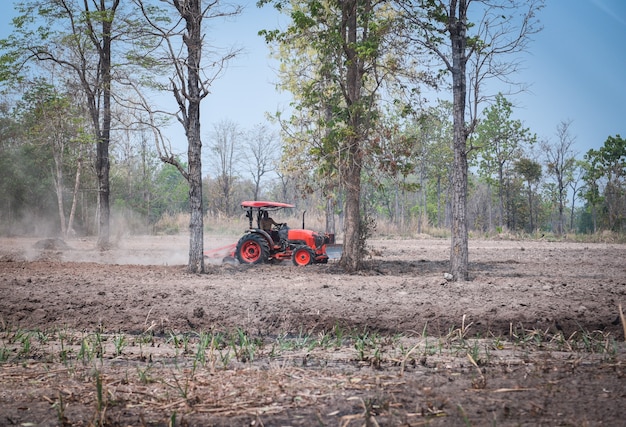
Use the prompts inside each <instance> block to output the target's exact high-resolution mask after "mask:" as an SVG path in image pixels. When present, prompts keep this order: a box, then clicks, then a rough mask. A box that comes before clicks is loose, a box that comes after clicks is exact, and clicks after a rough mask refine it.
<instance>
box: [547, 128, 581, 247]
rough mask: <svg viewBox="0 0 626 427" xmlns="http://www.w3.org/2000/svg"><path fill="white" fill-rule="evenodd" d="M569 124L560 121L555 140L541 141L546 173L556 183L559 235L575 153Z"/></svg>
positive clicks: (557, 228)
mask: <svg viewBox="0 0 626 427" xmlns="http://www.w3.org/2000/svg"><path fill="white" fill-rule="evenodd" d="M571 125H572V122H571V120H567V121H566V120H564V121H561V123H559V124H558V125H557V127H556V136H557V140H556V141H555V142H551V141H550V140H547V141H544V142H542V143H541V149H542V150H543V152H544V155H545V161H546V166H547V168H548V169H547V170H548V174H549V175H551V176H552V177H553V178H554V180H555V183H556V191H557V199H558V200H557V202H558V209H559V213H558V219H557V223H556V232H557V234H559V235H561V234H563V233H564V231H565V230H564V228H565V227H564V225H565V216H564V211H565V202H566V198H567V187H568V186H569V185H570V182H571V180H572V179H573V176H572V173H573V170H574V168H575V166H576V153H575V152H574V151H573V145H574V143H575V142H576V138H575V137H574V136H573V135H572V134H571V132H570V128H571Z"/></svg>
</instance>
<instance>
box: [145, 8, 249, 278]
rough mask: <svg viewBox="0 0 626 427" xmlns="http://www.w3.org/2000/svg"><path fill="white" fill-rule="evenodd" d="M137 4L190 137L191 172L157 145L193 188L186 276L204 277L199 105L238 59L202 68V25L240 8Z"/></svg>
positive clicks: (217, 61)
mask: <svg viewBox="0 0 626 427" xmlns="http://www.w3.org/2000/svg"><path fill="white" fill-rule="evenodd" d="M134 1H135V3H136V4H137V5H138V6H139V7H140V8H141V10H142V13H143V16H144V18H145V19H146V20H147V22H148V25H149V27H150V29H151V33H152V34H151V35H152V36H156V37H158V38H160V40H161V41H162V44H161V46H162V47H163V50H164V52H163V54H164V58H162V59H161V60H160V61H158V65H159V66H162V67H166V68H167V69H169V70H171V74H170V76H169V79H168V80H169V82H168V84H164V85H162V86H161V87H162V88H167V89H169V90H170V91H171V92H172V94H173V95H174V99H175V100H176V104H177V106H178V111H177V113H176V117H177V119H178V121H179V122H180V123H181V124H182V126H183V129H184V130H185V135H186V136H187V167H185V166H184V165H183V164H182V163H181V162H180V161H179V160H178V158H177V157H176V156H175V155H174V154H173V153H172V152H171V150H170V149H169V147H168V146H167V145H165V144H162V145H159V152H160V153H161V154H160V157H161V160H163V161H164V162H166V163H170V164H172V165H174V166H175V167H176V168H177V169H178V170H179V172H180V173H181V174H182V175H183V176H184V177H185V179H186V180H187V181H188V182H189V211H190V219H189V263H188V270H189V271H190V272H194V273H201V272H203V271H204V253H203V252H204V230H203V228H204V220H203V208H202V139H201V133H200V105H201V102H202V100H203V99H204V98H206V97H207V96H208V95H209V93H210V86H211V84H212V82H213V81H214V80H215V79H216V78H217V77H218V76H219V75H220V74H221V72H222V71H223V69H224V66H225V64H226V63H227V62H228V60H229V59H231V58H233V57H234V56H235V55H236V53H237V52H236V51H229V52H227V53H225V54H223V55H222V56H219V55H218V57H217V58H211V59H212V62H211V65H206V64H203V62H202V58H203V57H202V52H203V41H204V33H203V31H204V28H203V21H204V20H209V19H215V18H223V17H228V16H235V15H238V14H239V13H240V11H241V7H239V6H233V7H231V8H229V7H222V5H221V3H220V2H219V0H215V1H208V2H207V1H203V0H163V1H161V2H160V3H159V4H161V3H163V4H165V5H166V7H165V10H160V9H158V8H155V7H153V6H154V2H153V1H151V0H134ZM170 17H172V18H170ZM181 46H182V47H184V49H181ZM183 52H184V53H183ZM150 65H155V64H154V63H151V64H150ZM151 113H154V111H151ZM162 142H164V140H163V139H159V138H157V144H161V143H162Z"/></svg>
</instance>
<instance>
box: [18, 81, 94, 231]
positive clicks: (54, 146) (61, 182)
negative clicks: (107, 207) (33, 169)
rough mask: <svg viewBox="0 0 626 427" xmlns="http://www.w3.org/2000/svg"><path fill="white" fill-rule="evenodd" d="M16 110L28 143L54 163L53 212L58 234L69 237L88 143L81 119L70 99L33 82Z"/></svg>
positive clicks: (53, 89)
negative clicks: (70, 174) (68, 199)
mask: <svg viewBox="0 0 626 427" xmlns="http://www.w3.org/2000/svg"><path fill="white" fill-rule="evenodd" d="M20 104H21V108H19V109H20V115H21V118H22V124H23V126H24V127H25V128H26V130H27V132H28V136H29V140H30V142H31V143H34V144H37V145H38V146H40V147H42V149H43V150H44V151H45V152H49V153H51V154H52V160H53V162H54V165H53V168H52V170H53V172H52V178H53V179H52V181H53V182H54V190H55V193H56V200H57V212H58V215H59V221H60V226H61V234H62V235H63V236H68V235H71V234H73V232H74V230H73V224H74V218H75V212H76V205H77V202H78V190H79V185H80V176H81V172H82V151H83V149H82V145H83V144H84V143H85V141H88V142H91V141H92V139H90V138H88V137H87V136H86V135H85V133H84V126H83V117H81V114H80V111H78V110H77V109H76V108H75V106H74V103H73V101H72V99H71V98H70V97H69V96H67V95H63V94H61V93H59V92H58V91H57V89H56V88H54V87H53V86H51V85H50V84H48V83H47V82H45V81H42V80H37V81H36V82H35V83H34V86H33V87H32V89H30V90H29V91H28V92H26V93H25V94H24V97H23V99H22V103H20ZM72 153H76V154H75V158H74V159H72V160H73V161H75V163H76V169H75V171H74V185H73V192H72V205H71V208H70V213H69V218H67V217H66V212H65V211H66V209H65V196H64V193H65V192H66V186H65V174H66V172H65V171H66V170H68V169H69V167H68V163H69V162H68V159H67V157H68V156H69V155H71V154H72Z"/></svg>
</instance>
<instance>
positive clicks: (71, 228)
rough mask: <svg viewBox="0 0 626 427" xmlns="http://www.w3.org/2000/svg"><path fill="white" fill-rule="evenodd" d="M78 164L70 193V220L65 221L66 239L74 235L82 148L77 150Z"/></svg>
mask: <svg viewBox="0 0 626 427" xmlns="http://www.w3.org/2000/svg"><path fill="white" fill-rule="evenodd" d="M79 150H80V152H79V155H78V163H77V165H76V176H75V177H74V191H73V192H72V208H71V209H70V218H69V220H68V221H67V231H66V237H69V236H70V235H73V234H74V216H75V215H76V205H77V204H78V190H79V189H80V175H81V173H82V169H83V159H82V147H81V148H79Z"/></svg>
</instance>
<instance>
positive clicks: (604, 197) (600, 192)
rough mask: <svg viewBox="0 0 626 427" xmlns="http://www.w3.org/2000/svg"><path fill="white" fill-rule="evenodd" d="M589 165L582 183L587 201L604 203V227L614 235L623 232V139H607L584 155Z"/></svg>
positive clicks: (625, 187) (625, 157)
mask: <svg viewBox="0 0 626 427" xmlns="http://www.w3.org/2000/svg"><path fill="white" fill-rule="evenodd" d="M585 160H587V162H588V163H589V166H588V170H587V173H586V175H585V180H586V181H587V188H588V189H587V194H586V198H587V200H588V201H589V202H590V204H592V206H596V205H597V204H599V203H601V202H603V203H604V211H605V212H606V219H605V223H606V226H607V227H608V228H609V229H611V230H615V231H624V229H625V228H626V139H624V138H622V137H621V136H620V135H615V136H609V137H608V138H607V139H606V141H605V142H604V145H603V146H602V147H600V149H598V150H594V149H592V150H589V151H588V152H587V154H585Z"/></svg>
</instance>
